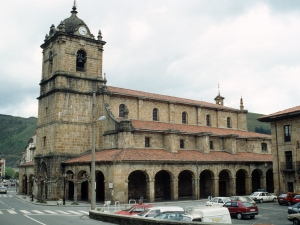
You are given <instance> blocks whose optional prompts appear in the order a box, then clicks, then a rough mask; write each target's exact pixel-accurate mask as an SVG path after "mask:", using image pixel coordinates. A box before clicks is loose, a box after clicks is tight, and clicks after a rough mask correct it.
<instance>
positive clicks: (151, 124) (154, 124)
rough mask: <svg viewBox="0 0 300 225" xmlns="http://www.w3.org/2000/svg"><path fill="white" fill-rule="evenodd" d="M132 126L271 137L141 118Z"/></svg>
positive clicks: (153, 129) (263, 136) (262, 136)
mask: <svg viewBox="0 0 300 225" xmlns="http://www.w3.org/2000/svg"><path fill="white" fill-rule="evenodd" d="M132 126H133V127H134V128H135V129H137V130H148V131H149V130H150V131H151V130H152V131H168V130H178V131H180V132H184V133H194V134H197V133H201V132H209V133H212V134H213V135H221V136H223V135H238V136H239V137H240V138H264V139H271V136H270V135H267V134H259V133H254V132H248V131H242V130H235V129H226V128H217V127H210V126H197V125H188V124H172V123H164V122H154V121H142V120H132Z"/></svg>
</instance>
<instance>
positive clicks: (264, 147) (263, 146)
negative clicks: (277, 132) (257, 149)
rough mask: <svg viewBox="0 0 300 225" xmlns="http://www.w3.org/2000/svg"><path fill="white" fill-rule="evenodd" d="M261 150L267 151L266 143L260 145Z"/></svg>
mask: <svg viewBox="0 0 300 225" xmlns="http://www.w3.org/2000/svg"><path fill="white" fill-rule="evenodd" d="M261 150H262V151H267V144H266V143H261Z"/></svg>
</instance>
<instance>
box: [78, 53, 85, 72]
mask: <svg viewBox="0 0 300 225" xmlns="http://www.w3.org/2000/svg"><path fill="white" fill-rule="evenodd" d="M85 63H86V52H85V51H83V50H79V51H78V52H77V55H76V71H85Z"/></svg>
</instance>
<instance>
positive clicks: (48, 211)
mask: <svg viewBox="0 0 300 225" xmlns="http://www.w3.org/2000/svg"><path fill="white" fill-rule="evenodd" d="M44 212H47V213H50V214H57V212H53V211H50V210H44Z"/></svg>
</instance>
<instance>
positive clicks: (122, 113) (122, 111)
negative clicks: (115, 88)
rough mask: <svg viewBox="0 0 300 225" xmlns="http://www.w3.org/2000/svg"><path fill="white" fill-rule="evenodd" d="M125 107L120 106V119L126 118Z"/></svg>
mask: <svg viewBox="0 0 300 225" xmlns="http://www.w3.org/2000/svg"><path fill="white" fill-rule="evenodd" d="M124 111H125V105H124V104H121V105H119V117H124Z"/></svg>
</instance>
